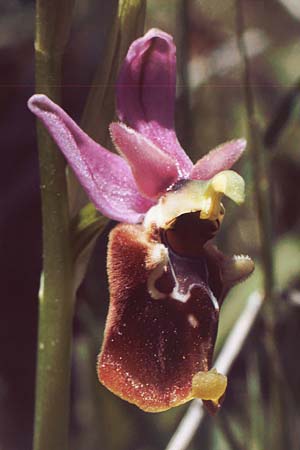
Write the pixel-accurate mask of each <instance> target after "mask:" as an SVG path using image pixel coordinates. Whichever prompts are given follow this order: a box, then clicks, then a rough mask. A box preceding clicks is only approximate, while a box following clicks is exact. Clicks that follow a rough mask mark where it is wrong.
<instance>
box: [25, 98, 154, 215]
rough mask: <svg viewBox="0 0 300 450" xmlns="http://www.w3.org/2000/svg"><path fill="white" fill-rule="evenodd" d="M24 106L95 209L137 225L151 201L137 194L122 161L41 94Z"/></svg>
mask: <svg viewBox="0 0 300 450" xmlns="http://www.w3.org/2000/svg"><path fill="white" fill-rule="evenodd" d="M28 107H29V109H30V110H31V111H32V112H33V113H34V114H35V115H36V116H37V117H38V118H39V119H40V120H41V121H42V122H43V123H44V125H45V127H46V128H47V129H48V131H49V133H50V134H51V136H52V138H53V139H54V141H55V142H56V144H57V145H58V147H59V148H60V149H61V151H62V153H63V154H64V156H65V157H66V159H67V160H68V162H69V164H70V166H71V167H72V169H73V170H74V172H75V173H76V175H77V177H78V179H79V180H80V182H81V184H82V186H83V187H84V189H85V190H86V192H87V194H88V196H89V197H90V199H91V201H92V202H93V203H94V204H95V206H96V207H97V208H98V209H99V210H100V211H101V212H102V213H103V214H105V215H106V216H108V217H110V218H111V219H114V220H119V221H123V222H131V223H137V222H140V221H141V220H142V218H143V215H144V213H145V212H146V211H147V210H148V209H149V207H151V206H152V202H151V201H150V200H148V199H145V198H144V197H142V196H141V195H140V194H139V192H138V190H137V186H136V183H135V181H134V178H133V176H132V173H131V170H130V168H129V166H128V164H127V163H126V161H125V160H124V159H122V158H121V157H120V156H118V155H115V154H113V153H111V152H109V151H108V150H106V149H105V148H103V147H101V146H100V145H99V144H97V143H96V142H94V141H93V140H92V139H91V138H90V137H89V136H88V135H87V134H85V133H84V132H83V131H82V130H81V129H80V128H79V126H78V125H76V123H75V122H74V121H73V120H72V119H71V118H70V117H69V116H68V115H67V114H66V113H65V112H64V111H63V110H62V109H61V108H60V107H59V106H58V105H56V104H55V103H54V102H52V101H51V100H50V99H49V98H48V97H46V96H45V95H34V96H33V97H31V98H30V99H29V102H28Z"/></svg>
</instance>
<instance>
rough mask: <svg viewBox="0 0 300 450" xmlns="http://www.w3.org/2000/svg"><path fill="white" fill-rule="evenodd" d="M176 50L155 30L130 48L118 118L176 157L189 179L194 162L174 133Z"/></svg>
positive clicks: (121, 83) (122, 74) (121, 80)
mask: <svg viewBox="0 0 300 450" xmlns="http://www.w3.org/2000/svg"><path fill="white" fill-rule="evenodd" d="M175 91H176V48H175V45H174V43H173V39H172V37H171V36H170V35H168V34H167V33H164V32H163V31H160V30H156V29H152V30H150V31H148V33H146V34H145V36H144V37H142V38H140V39H137V40H136V41H134V42H133V44H132V45H131V47H130V48H129V51H128V54H127V57H126V60H125V62H124V64H123V66H122V69H121V72H120V76H119V79H118V83H117V107H118V115H119V119H120V120H121V121H122V122H127V123H128V125H130V126H131V127H132V128H134V129H135V130H137V131H138V132H140V133H141V134H143V135H144V136H146V137H147V138H148V139H150V140H151V141H152V142H153V143H154V144H156V145H157V146H158V147H159V148H161V149H162V150H163V151H164V152H166V153H167V154H169V155H170V156H172V157H174V158H175V159H176V161H177V163H178V165H179V168H180V170H181V176H182V177H187V176H188V175H189V173H190V171H191V170H192V162H191V160H190V159H189V158H188V156H187V155H186V153H185V152H184V150H183V149H182V148H181V146H180V144H179V142H178V140H177V137H176V133H175V130H174V109H175Z"/></svg>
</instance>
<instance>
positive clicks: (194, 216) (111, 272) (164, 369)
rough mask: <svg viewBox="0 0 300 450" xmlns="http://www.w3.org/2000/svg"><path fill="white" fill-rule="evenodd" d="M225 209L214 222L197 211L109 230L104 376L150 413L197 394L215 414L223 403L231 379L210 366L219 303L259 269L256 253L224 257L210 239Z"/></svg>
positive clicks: (101, 366)
mask: <svg viewBox="0 0 300 450" xmlns="http://www.w3.org/2000/svg"><path fill="white" fill-rule="evenodd" d="M223 214H224V208H223V207H220V208H219V211H218V214H217V216H216V217H214V218H213V220H210V218H208V219H200V212H199V211H198V212H197V211H193V212H190V213H184V214H181V215H179V216H177V217H175V218H174V220H172V221H168V222H166V223H164V224H163V226H162V225H161V226H159V227H157V226H156V225H155V223H154V222H153V221H152V222H151V221H150V222H149V223H148V222H147V221H145V222H144V225H128V224H119V225H117V226H116V227H115V229H114V230H113V231H112V232H111V234H110V238H109V245H108V261H107V267H108V276H109V286H110V308H109V313H108V318H107V323H106V329H105V337H104V342H103V346H102V350H101V353H100V355H99V360H98V375H99V379H100V381H101V382H102V383H103V384H104V385H105V386H106V387H107V388H108V389H110V390H111V391H113V392H114V393H115V394H117V395H118V396H119V397H121V398H123V399H125V400H127V401H129V402H131V403H134V404H136V405H137V406H139V407H140V408H141V409H143V410H145V411H151V412H158V411H163V410H166V409H169V408H171V407H173V406H176V405H180V404H182V403H185V402H187V401H188V400H191V399H192V398H195V397H198V398H201V399H203V400H204V401H205V404H206V406H207V407H208V409H209V410H210V411H211V412H212V413H214V412H216V411H217V409H218V408H219V406H220V402H221V399H222V397H223V395H224V392H225V389H226V384H227V380H226V377H224V376H223V375H221V374H218V373H217V372H216V371H214V370H211V367H212V356H213V350H214V344H215V339H216V334H217V327H218V318H219V308H220V306H221V303H222V301H223V299H224V296H225V295H226V293H227V292H228V290H229V289H230V288H231V287H232V286H233V285H234V284H235V283H237V282H238V281H241V280H242V279H244V278H246V277H247V276H248V275H249V273H251V272H252V270H253V263H252V261H251V260H250V258H248V257H242V256H241V257H233V258H229V257H226V256H225V255H223V254H222V253H221V252H220V251H219V250H217V248H216V247H214V246H213V245H212V244H211V243H210V239H211V238H212V237H213V236H214V234H215V233H216V231H217V230H218V228H219V226H220V222H221V219H222V217H221V216H223ZM145 224H146V225H145ZM193 236H194V239H193ZM193 242H194V245H193Z"/></svg>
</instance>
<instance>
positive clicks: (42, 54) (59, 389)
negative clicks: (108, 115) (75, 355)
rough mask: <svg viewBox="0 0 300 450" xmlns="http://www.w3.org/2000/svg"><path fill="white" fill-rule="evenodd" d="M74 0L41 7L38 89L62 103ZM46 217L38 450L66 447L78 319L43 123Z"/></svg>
mask: <svg viewBox="0 0 300 450" xmlns="http://www.w3.org/2000/svg"><path fill="white" fill-rule="evenodd" d="M72 7H73V0H71V1H70V0H67V1H60V2H58V1H57V0H55V1H52V2H49V1H47V0H37V5H36V40H35V50H36V91H37V92H38V93H44V94H47V95H48V96H49V97H51V98H52V99H53V100H54V101H56V102H58V103H59V102H60V90H61V88H60V85H61V60H62V54H63V50H64V47H65V43H66V41H67V38H68V34H69V28H70V22H71V13H72ZM37 137H38V148H39V160H40V183H41V200H42V219H43V275H42V282H41V287H40V296H39V330H38V349H37V372H36V398H35V419H34V444H33V448H34V450H54V449H55V450H66V449H67V444H68V425H69V397H70V362H71V338H72V318H73V298H72V291H73V289H72V259H71V251H70V226H69V212H68V211H69V210H68V197H67V187H66V178H65V162H64V159H63V157H62V155H61V154H60V152H59V151H58V150H57V148H56V146H55V145H54V143H53V141H52V139H51V138H50V137H49V135H48V133H47V132H46V131H45V129H44V128H43V126H41V125H40V124H38V126H37Z"/></svg>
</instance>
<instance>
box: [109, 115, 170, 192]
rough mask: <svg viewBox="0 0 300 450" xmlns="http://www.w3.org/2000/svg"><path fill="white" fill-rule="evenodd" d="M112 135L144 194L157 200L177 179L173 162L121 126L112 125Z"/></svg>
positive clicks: (136, 134) (156, 148) (154, 146)
mask: <svg viewBox="0 0 300 450" xmlns="http://www.w3.org/2000/svg"><path fill="white" fill-rule="evenodd" d="M110 132H111V137H112V140H113V142H114V144H115V146H116V148H117V149H118V151H119V152H120V153H121V155H122V156H124V157H125V158H126V159H127V161H128V164H129V165H130V167H131V171H132V173H133V176H134V178H135V181H136V184H137V186H138V188H139V191H140V192H142V194H143V195H145V196H147V197H149V198H153V199H155V198H157V197H158V196H159V195H161V194H163V193H164V192H165V191H166V190H167V188H168V187H170V186H171V185H172V184H173V183H175V181H177V180H178V177H179V174H178V169H177V166H176V163H175V162H174V160H173V159H172V158H170V156H168V155H167V154H166V153H164V152H163V151H162V150H160V149H159V148H158V147H156V145H154V144H153V143H152V142H151V141H149V140H148V139H146V138H145V137H144V136H142V135H141V134H140V133H137V132H136V131H134V130H133V129H132V128H129V127H127V126H126V125H124V124H122V123H112V124H111V125H110Z"/></svg>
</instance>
